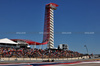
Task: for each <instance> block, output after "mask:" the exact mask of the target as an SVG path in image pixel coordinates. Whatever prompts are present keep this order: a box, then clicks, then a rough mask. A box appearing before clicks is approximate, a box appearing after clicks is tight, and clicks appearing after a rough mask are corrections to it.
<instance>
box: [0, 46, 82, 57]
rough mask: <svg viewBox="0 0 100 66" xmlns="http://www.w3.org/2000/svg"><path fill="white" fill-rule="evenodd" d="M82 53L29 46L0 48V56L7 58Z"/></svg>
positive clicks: (65, 55) (74, 55)
mask: <svg viewBox="0 0 100 66" xmlns="http://www.w3.org/2000/svg"><path fill="white" fill-rule="evenodd" d="M81 56H82V54H80V53H78V52H74V51H70V50H58V49H56V50H48V49H45V50H43V49H31V48H29V49H28V48H19V49H18V48H17V49H16V48H0V57H1V58H2V57H7V58H8V57H9V58H15V57H16V58H48V57H49V58H72V57H81Z"/></svg>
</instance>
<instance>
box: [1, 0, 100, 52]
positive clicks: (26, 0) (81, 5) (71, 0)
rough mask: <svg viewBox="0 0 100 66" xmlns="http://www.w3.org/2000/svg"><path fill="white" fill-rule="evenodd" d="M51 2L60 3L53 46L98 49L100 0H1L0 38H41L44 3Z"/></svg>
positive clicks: (99, 38) (55, 22)
mask: <svg viewBox="0 0 100 66" xmlns="http://www.w3.org/2000/svg"><path fill="white" fill-rule="evenodd" d="M50 2H53V3H56V4H58V5H59V7H57V10H55V15H54V27H55V28H54V29H55V36H54V37H55V39H54V40H55V42H54V43H55V47H57V46H58V45H59V44H62V43H65V44H68V45H69V49H70V50H73V51H78V52H81V53H86V49H85V47H84V45H87V47H88V49H89V53H100V0H0V38H1V39H2V38H9V39H30V40H33V41H37V42H42V38H43V35H42V34H40V33H41V32H43V27H44V14H45V12H44V11H45V5H46V4H48V3H50ZM39 32H40V33H39ZM18 33H21V34H18ZM65 33H67V34H65ZM68 33H70V34H68Z"/></svg>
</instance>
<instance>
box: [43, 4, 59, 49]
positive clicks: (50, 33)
mask: <svg viewBox="0 0 100 66" xmlns="http://www.w3.org/2000/svg"><path fill="white" fill-rule="evenodd" d="M57 6H58V5H57V4H55V3H49V4H47V5H46V6H45V22H44V35H43V42H46V41H48V43H47V48H53V47H54V10H56V7H57Z"/></svg>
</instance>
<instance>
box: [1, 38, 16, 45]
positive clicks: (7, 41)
mask: <svg viewBox="0 0 100 66" xmlns="http://www.w3.org/2000/svg"><path fill="white" fill-rule="evenodd" d="M0 43H4V44H18V43H16V42H14V41H12V40H10V39H8V38H4V39H0Z"/></svg>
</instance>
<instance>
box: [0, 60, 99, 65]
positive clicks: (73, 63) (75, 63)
mask: <svg viewBox="0 0 100 66" xmlns="http://www.w3.org/2000/svg"><path fill="white" fill-rule="evenodd" d="M0 66H100V61H83V62H80V61H76V62H63V63H62V62H61V63H60V62H59V63H58V62H57V63H55V62H50V63H48V62H43V63H15V64H13V63H12V64H0Z"/></svg>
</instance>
